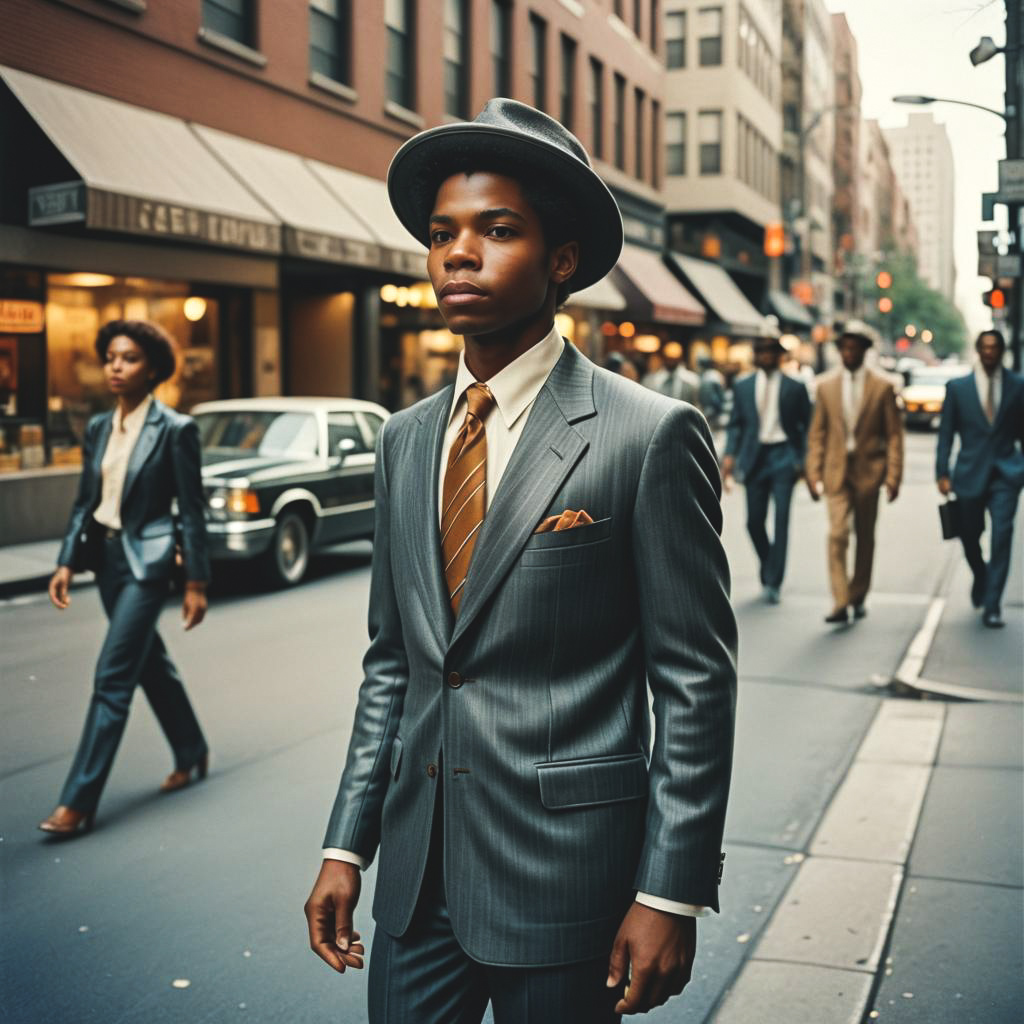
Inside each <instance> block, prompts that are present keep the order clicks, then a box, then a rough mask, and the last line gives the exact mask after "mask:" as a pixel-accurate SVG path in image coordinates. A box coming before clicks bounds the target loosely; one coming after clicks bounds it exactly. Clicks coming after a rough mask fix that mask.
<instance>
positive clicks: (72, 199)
mask: <svg viewBox="0 0 1024 1024" xmlns="http://www.w3.org/2000/svg"><path fill="white" fill-rule="evenodd" d="M80 220H85V184H84V183H83V182H81V181H68V182H64V183H63V184H61V185H39V186H38V187H36V188H30V189H29V190H28V222H29V224H31V225H32V227H43V226H45V225H48V224H72V223H74V222H75V221H80Z"/></svg>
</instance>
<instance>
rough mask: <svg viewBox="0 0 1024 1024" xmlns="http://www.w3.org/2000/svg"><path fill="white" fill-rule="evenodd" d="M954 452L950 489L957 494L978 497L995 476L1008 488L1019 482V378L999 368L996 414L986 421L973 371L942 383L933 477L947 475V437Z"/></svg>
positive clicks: (1023, 462) (1023, 479) (1022, 456)
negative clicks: (957, 438) (956, 441)
mask: <svg viewBox="0 0 1024 1024" xmlns="http://www.w3.org/2000/svg"><path fill="white" fill-rule="evenodd" d="M956 434H959V435H960V451H959V453H958V455H957V458H956V464H955V466H954V467H953V475H952V478H951V479H952V482H953V490H954V491H955V492H956V494H957V496H958V497H960V498H980V497H981V496H982V495H983V494H985V492H986V491H987V490H988V488H989V486H990V484H991V482H992V479H993V477H994V476H995V475H997V474H998V475H999V476H1001V477H1002V478H1003V479H1004V480H1007V481H1008V482H1009V483H1010V484H1011V485H1012V486H1014V487H1021V486H1024V453H1022V451H1021V447H1022V445H1024V378H1021V377H1020V376H1019V375H1018V374H1016V373H1011V372H1010V371H1009V370H1007V369H1006V368H1005V367H1004V368H1003V394H1002V397H1001V399H1000V401H999V408H998V409H997V410H996V417H995V420H994V421H993V422H992V423H989V421H988V417H987V416H986V415H985V411H984V409H982V407H981V399H980V398H979V397H978V387H977V384H976V383H975V380H974V374H973V373H969V374H967V376H966V377H959V378H957V379H956V380H951V381H950V382H949V383H948V384H947V385H946V399H945V401H944V402H943V403H942V419H941V420H940V422H939V443H938V448H937V449H936V454H935V476H936V478H941V477H944V476H945V477H948V476H949V475H950V473H949V460H950V455H951V453H952V450H953V437H954V436H955V435H956Z"/></svg>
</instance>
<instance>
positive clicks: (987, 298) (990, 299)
mask: <svg viewBox="0 0 1024 1024" xmlns="http://www.w3.org/2000/svg"><path fill="white" fill-rule="evenodd" d="M982 300H983V301H984V303H985V305H986V306H990V307H991V308H992V309H1005V308H1006V292H1004V291H1003V289H1002V288H993V289H992V291H990V292H985V294H984V295H982Z"/></svg>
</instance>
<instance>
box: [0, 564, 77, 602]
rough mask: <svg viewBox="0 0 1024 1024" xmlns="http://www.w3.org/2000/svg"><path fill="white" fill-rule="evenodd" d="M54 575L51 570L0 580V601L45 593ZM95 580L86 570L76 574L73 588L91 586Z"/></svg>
mask: <svg viewBox="0 0 1024 1024" xmlns="http://www.w3.org/2000/svg"><path fill="white" fill-rule="evenodd" d="M52 575H53V571H52V570H50V571H48V572H46V573H45V574H40V575H36V576H22V577H21V578H19V579H13V580H3V581H0V601H3V600H8V599H9V598H12V597H24V596H26V595H29V594H38V595H45V594H46V589H47V587H48V585H49V583H50V577H51V576H52ZM94 582H95V578H94V577H93V574H92V573H91V572H84V573H81V574H79V575H78V576H76V578H75V581H74V583H72V585H71V589H72V590H78V589H79V588H80V587H91V586H92V585H93V583H94Z"/></svg>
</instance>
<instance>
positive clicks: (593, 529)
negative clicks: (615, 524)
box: [519, 517, 612, 568]
mask: <svg viewBox="0 0 1024 1024" xmlns="http://www.w3.org/2000/svg"><path fill="white" fill-rule="evenodd" d="M611 536H612V521H611V518H610V517H609V518H607V519H599V520H597V522H594V523H588V524H587V525H586V526H575V527H573V528H572V529H571V530H558V531H555V530H551V531H550V532H548V533H535V534H533V536H531V537H530V539H529V540H528V541H527V542H526V545H525V546H524V547H523V551H522V554H521V555H520V558H519V564H520V565H522V566H523V567H524V568H543V567H544V566H562V565H577V564H580V563H583V562H588V561H590V560H592V559H595V558H600V557H601V555H602V553H603V552H604V550H605V546H606V545H607V543H608V541H609V540H611Z"/></svg>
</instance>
